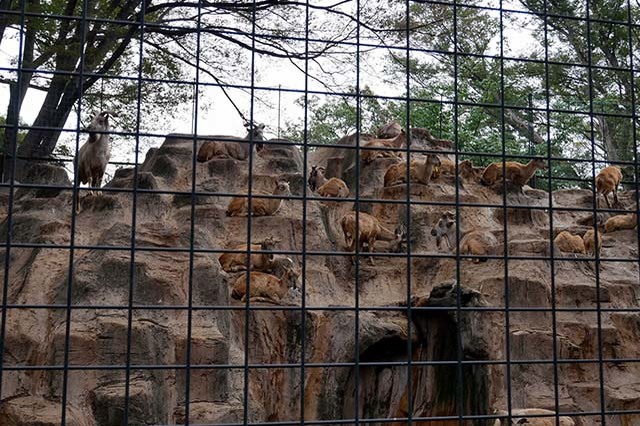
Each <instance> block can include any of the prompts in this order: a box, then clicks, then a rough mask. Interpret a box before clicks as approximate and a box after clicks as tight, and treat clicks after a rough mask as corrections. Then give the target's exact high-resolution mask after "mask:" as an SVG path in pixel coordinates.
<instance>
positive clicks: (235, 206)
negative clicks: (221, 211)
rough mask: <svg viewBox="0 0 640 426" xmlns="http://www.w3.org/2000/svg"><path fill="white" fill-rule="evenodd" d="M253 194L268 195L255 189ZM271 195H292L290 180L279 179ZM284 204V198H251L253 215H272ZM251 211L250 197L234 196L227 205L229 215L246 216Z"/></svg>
mask: <svg viewBox="0 0 640 426" xmlns="http://www.w3.org/2000/svg"><path fill="white" fill-rule="evenodd" d="M253 195H256V196H257V195H266V194H265V193H264V192H259V191H254V192H253V193H252V196H253ZM271 195H291V190H290V189H289V182H287V181H284V180H282V181H278V183H277V184H276V188H275V189H274V191H273V193H272V194H271ZM281 205H282V198H253V199H252V200H251V213H252V216H272V215H274V214H275V213H276V212H277V211H278V210H279V209H280V206H281ZM248 211H249V199H248V198H245V197H242V198H241V197H233V198H232V199H231V201H230V202H229V205H228V206H227V216H246V215H247V214H248Z"/></svg>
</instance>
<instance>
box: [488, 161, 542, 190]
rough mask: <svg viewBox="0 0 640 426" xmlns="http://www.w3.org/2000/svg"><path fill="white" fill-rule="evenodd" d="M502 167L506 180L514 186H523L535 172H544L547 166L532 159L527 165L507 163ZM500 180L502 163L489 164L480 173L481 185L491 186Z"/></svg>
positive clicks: (514, 162) (513, 162)
mask: <svg viewBox="0 0 640 426" xmlns="http://www.w3.org/2000/svg"><path fill="white" fill-rule="evenodd" d="M504 167H505V177H506V180H508V181H511V182H513V183H515V184H516V185H519V186H524V185H526V184H527V182H529V179H531V178H532V177H533V175H534V174H535V173H536V170H538V169H542V170H546V169H547V164H546V163H545V161H544V160H542V159H541V158H534V159H533V160H531V161H529V162H528V163H527V164H522V163H518V162H516V161H507V162H506V163H505V165H504ZM500 178H502V163H491V164H489V165H488V166H487V167H486V168H485V169H484V172H482V183H483V184H484V185H489V186H490V185H493V184H494V183H496V181H498V180H499V179H500Z"/></svg>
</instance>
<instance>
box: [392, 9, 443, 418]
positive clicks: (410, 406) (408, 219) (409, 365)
mask: <svg viewBox="0 0 640 426" xmlns="http://www.w3.org/2000/svg"><path fill="white" fill-rule="evenodd" d="M404 8H405V43H406V48H407V50H406V52H405V60H406V72H405V90H406V95H407V100H406V104H405V112H406V115H407V117H406V120H405V129H406V132H407V143H406V144H405V155H406V158H407V161H406V166H407V167H406V169H405V180H406V184H405V191H406V194H405V200H404V201H405V204H404V208H405V223H406V227H405V229H406V239H407V259H406V260H407V274H406V280H407V301H406V302H407V336H411V332H412V323H413V319H412V318H413V316H412V312H411V150H410V147H411V141H412V135H411V101H410V100H409V96H410V95H411V78H410V70H411V38H410V34H411V31H410V23H411V13H410V2H409V0H405V4H404ZM440 117H441V119H442V115H441V116H440ZM401 246H402V244H401ZM412 366H413V342H412V340H411V338H408V339H407V413H408V417H409V419H408V420H407V425H411V424H413V416H414V413H413V411H414V404H413V374H412Z"/></svg>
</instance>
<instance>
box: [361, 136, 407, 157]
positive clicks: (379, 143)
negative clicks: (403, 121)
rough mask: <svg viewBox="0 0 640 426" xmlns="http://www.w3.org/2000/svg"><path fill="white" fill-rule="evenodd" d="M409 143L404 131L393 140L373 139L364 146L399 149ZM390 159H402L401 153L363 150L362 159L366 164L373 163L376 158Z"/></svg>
mask: <svg viewBox="0 0 640 426" xmlns="http://www.w3.org/2000/svg"><path fill="white" fill-rule="evenodd" d="M405 143H407V134H406V133H405V131H404V130H402V131H401V132H400V134H399V135H398V136H396V137H395V138H391V139H371V140H369V141H368V142H367V143H365V144H364V145H363V148H386V149H389V148H391V149H397V148H402V147H403V146H404V144H405ZM381 157H389V158H401V157H402V153H401V152H400V151H386V150H384V149H375V150H374V149H363V150H362V153H361V154H360V158H361V159H362V162H363V163H364V164H369V163H371V162H373V160H375V159H376V158H381Z"/></svg>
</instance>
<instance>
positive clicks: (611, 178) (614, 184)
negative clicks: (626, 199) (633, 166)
mask: <svg viewBox="0 0 640 426" xmlns="http://www.w3.org/2000/svg"><path fill="white" fill-rule="evenodd" d="M620 182H622V171H621V170H620V167H618V166H609V167H605V168H604V169H602V170H600V173H598V176H596V197H597V200H596V206H597V207H598V208H600V196H601V195H602V196H603V197H604V201H606V202H607V207H609V208H611V203H610V202H609V194H610V193H613V205H614V206H618V205H619V202H618V185H620Z"/></svg>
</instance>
